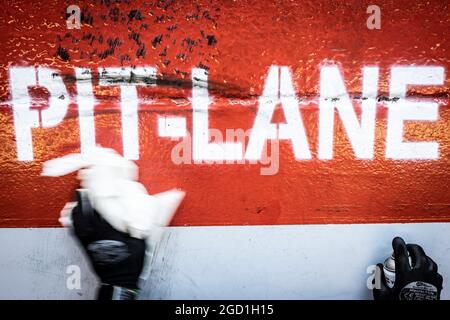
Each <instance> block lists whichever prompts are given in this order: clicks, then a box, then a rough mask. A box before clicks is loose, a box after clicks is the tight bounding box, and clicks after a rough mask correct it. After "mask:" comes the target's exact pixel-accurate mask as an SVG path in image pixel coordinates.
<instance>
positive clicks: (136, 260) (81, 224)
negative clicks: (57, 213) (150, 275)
mask: <svg viewBox="0 0 450 320" xmlns="http://www.w3.org/2000/svg"><path fill="white" fill-rule="evenodd" d="M76 196H77V204H76V205H75V207H74V208H73V209H72V224H73V231H74V233H75V236H76V237H77V238H78V240H79V241H80V243H81V245H82V247H83V248H84V250H85V252H86V254H87V256H88V257H89V260H90V262H91V264H92V267H93V268H94V270H95V272H96V273H97V275H98V276H99V278H100V280H101V282H102V286H101V287H100V291H99V295H98V299H100V300H111V299H113V300H133V299H135V298H136V295H137V293H138V290H139V288H138V279H139V275H140V273H141V272H142V268H143V264H144V258H145V249H146V243H145V240H142V239H137V238H133V237H131V236H130V235H129V234H127V233H124V232H121V231H118V230H116V229H114V228H113V227H112V226H111V225H110V224H109V223H108V222H107V221H106V220H105V219H104V218H103V217H102V216H101V215H99V214H98V213H97V212H96V211H95V210H94V209H93V207H92V205H91V203H90V201H89V199H88V196H87V193H86V192H85V191H82V190H77V192H76Z"/></svg>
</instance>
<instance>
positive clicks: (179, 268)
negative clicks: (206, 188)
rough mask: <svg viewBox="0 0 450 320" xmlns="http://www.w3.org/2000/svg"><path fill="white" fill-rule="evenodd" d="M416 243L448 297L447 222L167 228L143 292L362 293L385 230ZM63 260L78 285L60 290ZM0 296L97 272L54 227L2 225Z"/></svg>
mask: <svg viewBox="0 0 450 320" xmlns="http://www.w3.org/2000/svg"><path fill="white" fill-rule="evenodd" d="M395 235H401V236H403V237H404V238H405V240H407V241H409V242H416V243H419V244H421V245H422V246H423V247H424V248H425V250H426V252H427V253H428V254H429V255H430V256H431V257H433V258H434V259H435V261H436V262H437V263H438V265H439V269H440V272H441V273H442V275H443V276H444V291H443V294H442V298H444V299H449V298H450V287H449V285H446V283H448V281H450V280H448V281H447V279H450V263H449V261H450V259H449V255H450V224H449V223H428V224H425V223H415V224H375V225H374V224H371V225H306V226H299V225H295V226H245V227H244V226H243V227H174V228H169V229H168V231H167V233H166V234H165V236H164V238H163V241H162V242H161V244H160V247H159V248H158V249H157V250H156V252H155V254H154V256H153V257H152V259H151V260H150V262H149V263H150V264H151V270H150V273H149V275H148V280H147V282H146V283H145V285H144V290H143V294H142V298H147V299H266V298H267V299H270V298H273V299H280V298H281V299H283V298H284V299H306V298H308V299H369V298H371V292H370V291H369V290H368V289H367V288H366V280H367V277H368V276H369V274H367V273H366V269H367V267H368V266H369V265H371V264H375V263H376V262H378V261H382V260H383V259H384V258H385V257H386V256H387V255H388V254H389V253H390V251H391V248H390V241H391V239H392V237H393V236H395ZM69 265H79V266H80V268H81V276H82V280H81V289H80V290H76V289H75V290H68V289H67V287H66V280H67V278H68V276H69V275H68V274H66V270H67V267H68V266H69ZM0 284H1V285H0V298H2V299H11V298H12V299H15V298H32V299H34V298H36V299H50V298H51V299H90V298H92V297H93V296H94V295H95V287H96V280H95V277H94V276H93V274H92V273H91V272H90V271H89V270H88V268H87V264H86V263H85V260H84V258H83V257H82V255H81V254H80V252H79V250H78V248H77V245H76V243H75V242H74V240H73V239H72V238H71V236H70V235H69V234H68V233H67V230H65V229H60V228H54V229H53V228H42V229H20V228H19V229H12V228H11V229H6V228H5V229H0Z"/></svg>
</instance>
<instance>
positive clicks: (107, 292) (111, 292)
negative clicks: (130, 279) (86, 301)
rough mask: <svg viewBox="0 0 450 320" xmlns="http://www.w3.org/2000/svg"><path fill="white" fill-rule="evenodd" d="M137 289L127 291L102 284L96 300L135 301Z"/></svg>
mask: <svg viewBox="0 0 450 320" xmlns="http://www.w3.org/2000/svg"><path fill="white" fill-rule="evenodd" d="M138 293H139V290H138V289H129V288H125V287H120V286H112V285H109V284H106V283H102V285H101V287H100V289H99V290H98V296H97V300H136V298H137V295H138Z"/></svg>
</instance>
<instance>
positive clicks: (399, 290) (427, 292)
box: [373, 237, 443, 300]
mask: <svg viewBox="0 0 450 320" xmlns="http://www.w3.org/2000/svg"><path fill="white" fill-rule="evenodd" d="M392 247H393V249H394V258H395V283H394V286H393V287H392V288H389V287H388V285H387V283H386V278H385V274H384V270H383V264H381V263H379V264H377V268H376V272H375V279H374V281H373V283H374V284H375V287H374V289H373V297H374V300H439V299H440V295H441V290H442V280H443V279H442V276H441V275H440V274H439V273H438V267H437V265H436V263H435V262H434V261H433V260H432V259H431V258H430V257H428V256H427V255H426V254H425V252H424V251H423V249H422V247H420V246H418V245H416V244H408V245H406V244H405V241H403V239H402V238H400V237H396V238H394V240H393V241H392ZM408 252H409V256H410V257H411V264H410V262H409V257H408ZM377 284H379V288H377Z"/></svg>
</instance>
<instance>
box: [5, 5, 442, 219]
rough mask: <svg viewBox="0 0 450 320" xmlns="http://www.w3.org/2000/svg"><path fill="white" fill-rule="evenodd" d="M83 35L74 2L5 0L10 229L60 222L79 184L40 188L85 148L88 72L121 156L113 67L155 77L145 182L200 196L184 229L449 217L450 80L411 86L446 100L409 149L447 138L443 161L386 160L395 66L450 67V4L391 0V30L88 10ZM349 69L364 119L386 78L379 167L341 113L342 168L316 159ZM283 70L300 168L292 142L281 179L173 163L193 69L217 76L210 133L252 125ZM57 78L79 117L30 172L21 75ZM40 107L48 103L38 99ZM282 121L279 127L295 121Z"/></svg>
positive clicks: (233, 13)
mask: <svg viewBox="0 0 450 320" xmlns="http://www.w3.org/2000/svg"><path fill="white" fill-rule="evenodd" d="M80 3H82V2H78V5H80V7H81V10H82V13H83V15H82V25H81V29H79V30H76V29H73V30H68V29H67V28H66V23H65V18H66V14H65V12H66V8H67V6H68V5H69V4H72V3H70V2H65V1H40V2H38V3H36V2H30V1H6V2H5V4H4V6H3V9H2V11H1V13H0V42H1V46H0V99H1V108H0V123H1V126H0V177H1V184H0V194H1V199H0V226H2V227H44V226H57V225H58V222H57V218H58V215H59V211H60V209H61V208H62V207H63V205H64V203H65V202H66V201H68V200H70V197H71V193H72V191H73V189H74V188H75V187H76V185H77V181H76V179H75V175H70V176H67V177H61V178H46V177H40V171H41V169H42V163H43V161H45V160H48V159H51V158H55V157H58V156H61V155H64V154H67V153H70V152H79V150H80V137H79V127H78V114H77V104H76V102H75V99H76V94H77V92H76V86H75V83H74V80H73V79H74V68H75V67H89V68H91V69H92V70H93V71H94V93H95V96H96V99H97V101H98V103H97V104H96V106H95V113H96V118H95V122H96V138H97V142H98V143H100V144H101V145H103V146H105V147H113V148H115V149H117V150H118V151H121V150H122V140H121V123H120V109H119V97H120V89H119V88H118V87H117V86H110V87H103V86H102V87H101V86H99V85H98V79H96V76H98V74H97V71H96V70H97V69H98V68H99V67H111V66H114V67H116V66H144V65H148V66H153V67H156V68H157V72H158V81H157V85H156V86H154V87H139V88H138V89H137V90H138V94H139V101H140V105H139V146H140V158H139V160H138V161H137V164H138V165H139V167H140V181H142V182H143V183H144V184H145V185H146V187H147V188H148V189H149V191H150V192H151V193H153V192H159V191H163V190H166V189H168V188H172V187H180V188H182V189H184V190H186V192H187V196H186V198H185V201H184V202H183V204H182V206H181V208H180V210H179V211H178V213H177V214H176V216H175V219H174V221H173V225H246V224H249V225H254V224H311V223H379V222H417V221H450V187H449V181H450V179H449V178H450V109H449V97H450V92H449V89H450V80H449V78H448V72H446V75H445V83H444V85H442V86H420V87H419V86H416V87H410V88H409V91H408V95H409V96H415V97H422V98H424V97H426V98H429V99H431V100H432V101H434V102H437V103H439V105H440V107H439V120H438V121H433V122H421V121H420V122H419V121H417V122H414V121H409V122H407V124H406V130H405V139H406V140H411V141H436V142H438V143H439V153H440V155H439V159H437V160H420V161H417V160H415V161H405V160H402V161H400V160H391V159H386V156H385V140H386V114H387V110H386V105H385V101H383V100H385V99H384V98H385V97H388V96H389V79H390V78H389V72H390V68H391V66H393V65H405V66H406V65H428V66H441V67H444V68H445V69H446V71H447V70H448V69H449V68H450V52H449V51H450V45H449V41H448V30H449V28H450V15H449V9H450V8H449V4H448V2H447V1H382V2H381V1H380V2H379V3H378V5H379V6H380V8H381V14H382V20H381V21H382V25H381V29H380V30H369V29H368V28H367V27H366V20H367V18H368V14H367V13H366V8H367V6H368V5H370V4H372V3H371V2H370V1H359V0H358V1H347V2H346V3H337V2H336V3H335V2H333V1H299V2H289V1H221V2H216V1H196V2H193V3H190V2H189V3H188V1H178V2H177V1H173V2H172V1H149V2H147V1H146V2H144V1H142V2H138V1H130V3H127V1H86V2H84V4H80ZM324 64H337V65H338V66H339V67H340V68H341V70H342V73H343V76H344V77H345V83H346V86H347V90H348V92H349V94H350V95H351V96H352V97H354V98H355V99H354V106H355V108H356V109H358V108H359V103H360V100H359V99H357V97H359V96H360V95H361V90H362V89H361V83H362V74H361V69H362V68H363V67H364V66H379V67H380V81H379V98H380V99H379V100H380V102H379V103H378V104H377V118H376V119H377V120H376V134H375V156H374V159H372V160H358V159H357V158H356V157H355V154H354V152H353V149H352V147H351V145H350V143H349V141H348V138H347V135H346V132H345V130H344V128H343V126H342V123H341V121H340V120H339V117H335V134H334V156H333V159H332V160H327V161H324V160H320V159H318V157H317V147H318V146H317V140H318V139H317V135H318V96H319V72H320V69H319V68H320V66H321V65H324ZM271 65H280V66H289V67H290V68H291V70H292V74H293V79H294V82H295V87H296V91H297V95H298V97H299V99H300V100H301V101H302V103H301V104H300V106H299V107H300V110H301V115H302V118H303V122H304V124H305V128H306V131H307V137H308V141H309V144H310V149H311V153H312V159H311V160H302V161H296V160H295V158H294V156H293V152H292V147H291V144H290V142H289V141H282V142H280V159H279V171H278V173H277V174H275V175H271V176H267V175H261V174H260V170H261V167H266V166H267V165H262V164H250V163H245V164H194V163H190V164H189V163H188V164H179V165H177V164H174V163H173V162H172V160H171V153H172V149H173V148H174V147H175V146H176V145H177V144H178V143H179V141H171V140H170V139H167V138H161V137H158V133H157V116H158V115H179V116H184V117H186V118H187V123H188V130H189V131H190V132H192V121H191V119H192V109H191V102H190V100H189V99H190V97H191V84H190V78H191V74H190V73H191V70H192V68H195V67H197V68H206V69H208V72H209V76H208V77H209V93H210V95H211V97H213V98H214V103H213V104H211V106H210V111H209V118H210V127H214V128H218V129H221V130H223V132H225V129H226V128H230V129H231V128H243V129H244V130H246V129H250V128H251V127H252V125H253V121H254V118H255V115H256V111H257V108H258V101H257V98H258V96H259V95H261V93H262V90H263V86H264V81H265V78H266V76H267V73H268V70H269V67H270V66H271ZM11 66H47V67H51V68H54V69H56V70H57V71H58V72H60V73H61V74H62V75H63V79H64V83H65V85H66V87H67V90H68V92H69V95H71V97H70V99H71V101H72V103H71V104H70V106H69V107H70V108H69V111H68V113H67V115H66V117H65V119H64V121H63V122H62V123H60V124H59V125H58V126H56V127H54V128H37V129H33V146H34V160H33V161H30V162H23V161H18V160H17V153H16V143H15V139H16V138H15V132H14V126H13V114H12V111H11V93H10V82H9V76H8V70H9V68H10V67H11ZM30 93H31V95H32V97H33V107H34V108H40V109H42V108H45V107H46V104H47V100H48V92H46V90H45V89H42V88H41V89H36V88H35V89H30ZM282 118H283V116H282V112H279V111H277V114H276V116H275V117H274V120H276V119H280V120H281V121H283V119H282Z"/></svg>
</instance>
